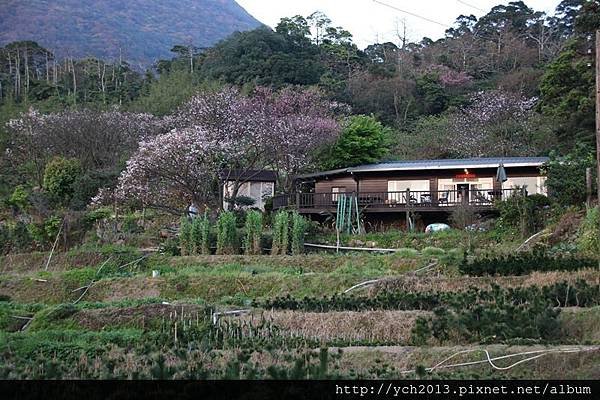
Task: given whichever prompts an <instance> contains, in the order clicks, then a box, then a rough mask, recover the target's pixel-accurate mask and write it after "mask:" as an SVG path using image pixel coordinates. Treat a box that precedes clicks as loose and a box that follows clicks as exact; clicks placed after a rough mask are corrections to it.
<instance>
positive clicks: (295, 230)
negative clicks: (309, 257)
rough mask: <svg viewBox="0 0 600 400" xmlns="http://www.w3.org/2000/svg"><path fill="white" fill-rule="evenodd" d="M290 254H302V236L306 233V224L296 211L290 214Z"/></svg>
mask: <svg viewBox="0 0 600 400" xmlns="http://www.w3.org/2000/svg"><path fill="white" fill-rule="evenodd" d="M291 219H292V231H291V233H292V254H294V255H298V254H302V253H303V252H304V234H305V233H306V228H307V225H308V224H307V222H306V220H305V219H304V217H302V216H301V215H300V214H298V211H294V212H293V213H292V218H291Z"/></svg>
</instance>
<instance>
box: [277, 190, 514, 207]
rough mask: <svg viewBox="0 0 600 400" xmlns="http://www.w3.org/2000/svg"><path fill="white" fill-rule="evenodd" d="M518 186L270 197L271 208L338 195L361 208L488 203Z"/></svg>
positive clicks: (319, 202)
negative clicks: (271, 199) (348, 197)
mask: <svg viewBox="0 0 600 400" xmlns="http://www.w3.org/2000/svg"><path fill="white" fill-rule="evenodd" d="M521 190H522V189H502V190H494V189H471V190H466V189H465V190H417V191H415V190H406V191H399V192H358V193H293V194H283V195H277V196H275V197H273V209H275V210H277V209H280V208H285V207H290V208H296V209H335V208H336V207H337V204H338V201H339V198H340V196H342V195H353V196H356V197H357V200H358V205H359V206H360V207H362V208H366V209H368V208H378V209H381V208H391V209H393V208H402V209H405V208H419V207H422V208H430V207H440V208H442V207H451V206H457V205H461V204H468V205H473V206H480V207H492V206H493V204H494V202H496V201H498V200H505V199H507V198H509V197H511V196H513V195H514V194H515V193H517V192H520V191H521Z"/></svg>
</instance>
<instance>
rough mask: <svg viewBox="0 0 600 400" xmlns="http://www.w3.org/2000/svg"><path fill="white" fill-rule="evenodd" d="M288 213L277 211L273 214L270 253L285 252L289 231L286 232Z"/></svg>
mask: <svg viewBox="0 0 600 400" xmlns="http://www.w3.org/2000/svg"><path fill="white" fill-rule="evenodd" d="M288 226H289V222H288V213H287V211H279V212H278V213H277V214H275V220H274V222H273V245H272V246H271V254H273V255H278V254H283V255H285V254H287V250H288V241H289V232H288Z"/></svg>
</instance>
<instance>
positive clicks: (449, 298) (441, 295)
mask: <svg viewBox="0 0 600 400" xmlns="http://www.w3.org/2000/svg"><path fill="white" fill-rule="evenodd" d="M535 301H544V302H545V303H546V304H549V305H552V306H555V307H569V306H577V307H593V306H596V305H600V286H598V285H590V284H589V283H587V282H585V281H584V280H578V281H577V282H575V283H574V284H569V283H567V282H561V283H555V284H553V285H550V286H544V287H541V288H540V287H537V286H529V287H517V288H502V287H500V286H497V285H494V286H493V288H492V289H491V290H484V289H478V288H470V289H469V290H466V291H462V292H405V291H390V292H379V293H377V295H375V296H372V297H368V296H354V295H333V296H329V297H328V296H326V297H320V298H319V297H304V298H301V299H297V298H293V297H291V296H290V295H287V296H285V297H276V298H274V299H267V300H264V301H255V302H254V306H256V307H261V308H264V309H280V310H302V311H315V312H328V311H363V310H426V311H432V310H434V309H435V308H437V307H441V306H446V307H454V308H457V309H460V308H466V307H469V306H472V305H475V304H482V303H485V304H508V303H510V304H512V305H522V304H526V303H532V302H535Z"/></svg>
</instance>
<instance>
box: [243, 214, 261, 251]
mask: <svg viewBox="0 0 600 400" xmlns="http://www.w3.org/2000/svg"><path fill="white" fill-rule="evenodd" d="M262 222H263V221H262V213H261V212H260V211H256V210H252V211H249V212H248V214H246V224H245V230H246V237H245V239H244V247H245V251H246V254H260V253H261V237H262Z"/></svg>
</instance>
